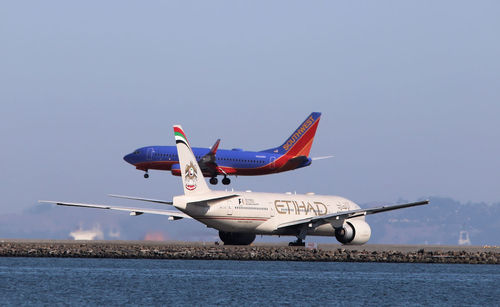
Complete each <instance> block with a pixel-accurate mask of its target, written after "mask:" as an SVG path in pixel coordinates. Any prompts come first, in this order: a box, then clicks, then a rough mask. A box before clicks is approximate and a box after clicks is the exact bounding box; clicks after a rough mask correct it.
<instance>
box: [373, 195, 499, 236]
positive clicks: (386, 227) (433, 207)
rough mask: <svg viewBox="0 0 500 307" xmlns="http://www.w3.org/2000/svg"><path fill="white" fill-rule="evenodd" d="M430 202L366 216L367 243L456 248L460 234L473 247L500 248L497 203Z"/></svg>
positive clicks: (439, 200)
mask: <svg viewBox="0 0 500 307" xmlns="http://www.w3.org/2000/svg"><path fill="white" fill-rule="evenodd" d="M429 199H430V201H431V202H430V204H429V205H427V206H422V207H415V208H408V209H403V210H396V211H391V212H387V213H381V214H375V215H370V216H368V217H367V221H368V222H369V224H370V226H371V227H372V238H371V240H370V242H371V243H395V244H396V243H402V244H423V243H427V244H446V245H448V244H449V245H456V244H457V243H458V239H459V234H460V231H462V230H463V231H466V232H467V233H468V234H469V239H470V241H471V243H472V245H500V237H499V235H498V234H500V203H497V204H485V203H467V204H463V203H460V202H458V201H456V200H453V199H451V198H441V197H430V198H429ZM399 202H401V203H402V202H405V201H404V200H401V201H398V203H399Z"/></svg>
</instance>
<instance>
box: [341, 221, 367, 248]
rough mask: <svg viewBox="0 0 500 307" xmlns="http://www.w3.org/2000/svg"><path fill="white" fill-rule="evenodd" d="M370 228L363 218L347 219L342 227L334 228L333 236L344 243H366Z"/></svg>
mask: <svg viewBox="0 0 500 307" xmlns="http://www.w3.org/2000/svg"><path fill="white" fill-rule="evenodd" d="M371 233H372V231H371V228H370V225H368V223H367V222H365V221H363V220H349V221H346V222H345V223H344V225H343V226H342V228H336V229H335V238H337V240H338V241H339V242H340V243H342V244H345V245H361V244H364V243H366V242H367V241H368V240H369V239H370V236H371Z"/></svg>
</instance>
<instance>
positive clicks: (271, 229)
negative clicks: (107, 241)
mask: <svg viewBox="0 0 500 307" xmlns="http://www.w3.org/2000/svg"><path fill="white" fill-rule="evenodd" d="M174 134H175V143H176V146H177V151H178V155H179V160H180V161H179V163H180V165H181V166H182V167H181V168H180V170H181V178H182V186H183V189H184V195H180V196H175V197H174V198H173V201H164V200H157V199H148V198H140V197H132V196H121V195H111V196H114V197H119V198H125V199H133V200H141V201H148V202H153V203H160V204H165V205H172V206H173V207H174V208H176V209H178V211H174V210H163V209H144V208H125V207H115V206H108V205H97V204H84V203H72V202H60V201H40V202H43V203H53V204H57V205H61V206H74V207H86V208H98V209H111V210H121V211H129V212H130V215H141V214H143V213H151V214H162V215H166V216H168V217H169V219H170V220H177V219H182V218H193V219H196V220H198V221H199V222H201V223H203V224H205V225H207V226H208V227H211V228H215V229H216V230H218V231H219V237H220V239H221V240H222V242H224V244H228V245H248V244H251V243H252V242H253V241H254V240H255V237H256V235H281V236H296V237H297V240H296V241H294V242H290V244H289V245H291V246H303V245H304V244H305V243H304V240H305V238H306V236H331V237H335V238H336V239H337V240H338V241H339V242H340V243H342V244H357V245H359V244H364V243H366V242H367V241H368V240H369V239H370V236H371V228H370V225H368V223H367V222H366V221H365V216H366V215H369V214H375V213H380V212H385V211H390V210H396V209H401V208H407V207H413V206H420V205H426V204H428V203H429V201H428V200H424V201H418V202H412V203H406V204H399V205H389V206H380V207H375V208H369V209H363V208H360V207H359V206H358V205H357V204H355V203H354V202H353V201H351V200H348V199H346V198H343V197H340V196H328V195H315V194H313V193H307V194H300V195H299V194H288V193H287V194H278V193H257V192H250V191H246V192H236V191H212V190H210V188H209V187H208V185H207V183H206V181H205V179H204V178H203V174H202V172H201V169H200V166H199V164H198V161H197V160H198V159H197V157H196V156H195V154H194V153H193V150H192V148H191V146H190V145H189V142H188V140H187V138H186V134H185V133H184V131H183V130H182V128H181V126H174Z"/></svg>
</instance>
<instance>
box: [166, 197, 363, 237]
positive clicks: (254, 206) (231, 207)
mask: <svg viewBox="0 0 500 307" xmlns="http://www.w3.org/2000/svg"><path fill="white" fill-rule="evenodd" d="M235 194H237V196H234V197H232V198H229V199H222V200H220V199H219V200H208V201H206V200H203V199H213V198H216V197H224V196H227V195H235ZM197 199H200V200H201V201H199V202H196V203H192V202H193V201H196V200H197ZM174 206H175V207H177V208H178V209H179V210H181V211H182V212H184V213H186V214H188V215H190V216H191V217H193V218H194V219H196V220H198V221H200V222H201V223H203V224H205V225H207V226H209V227H212V228H215V229H217V230H221V231H226V232H244V233H254V234H262V235H295V234H296V230H294V229H289V228H281V229H277V228H278V226H279V225H281V224H283V223H287V222H292V221H296V220H302V219H305V218H308V217H316V216H321V215H325V214H329V213H336V212H342V211H349V210H354V209H359V206H358V205H356V204H355V203H354V202H352V201H350V200H348V199H346V198H343V197H339V196H326V195H314V194H289V193H287V194H276V193H256V192H222V191H212V192H209V193H207V194H206V195H198V196H197V197H193V196H191V197H190V196H185V195H182V196H176V197H174ZM354 219H360V220H363V221H364V219H365V218H364V216H362V217H357V218H354ZM307 235H318V236H335V230H334V228H333V226H332V225H331V224H329V223H327V224H324V225H321V226H319V227H316V228H314V229H311V230H309V231H308V232H307Z"/></svg>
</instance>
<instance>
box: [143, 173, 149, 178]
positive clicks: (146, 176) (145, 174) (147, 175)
mask: <svg viewBox="0 0 500 307" xmlns="http://www.w3.org/2000/svg"><path fill="white" fill-rule="evenodd" d="M144 178H146V179H148V178H149V174H148V171H146V172H145V173H144Z"/></svg>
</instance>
